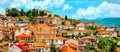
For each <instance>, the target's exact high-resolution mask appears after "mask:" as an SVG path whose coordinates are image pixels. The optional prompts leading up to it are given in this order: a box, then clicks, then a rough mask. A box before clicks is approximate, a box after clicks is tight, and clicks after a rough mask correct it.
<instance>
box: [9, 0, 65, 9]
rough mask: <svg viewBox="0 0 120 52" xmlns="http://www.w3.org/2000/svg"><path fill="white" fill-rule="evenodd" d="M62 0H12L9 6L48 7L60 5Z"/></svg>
mask: <svg viewBox="0 0 120 52" xmlns="http://www.w3.org/2000/svg"><path fill="white" fill-rule="evenodd" d="M63 3H64V0H54V1H53V0H44V1H31V0H13V2H12V4H11V7H25V8H29V9H32V8H41V9H46V8H50V7H53V6H54V7H60V6H61V5H62V4H63Z"/></svg>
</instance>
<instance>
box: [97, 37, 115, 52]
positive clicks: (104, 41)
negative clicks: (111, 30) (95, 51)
mask: <svg viewBox="0 0 120 52" xmlns="http://www.w3.org/2000/svg"><path fill="white" fill-rule="evenodd" d="M112 44H113V43H112V41H111V40H110V38H109V37H100V38H99V42H98V48H99V49H101V51H103V52H111V49H112Z"/></svg>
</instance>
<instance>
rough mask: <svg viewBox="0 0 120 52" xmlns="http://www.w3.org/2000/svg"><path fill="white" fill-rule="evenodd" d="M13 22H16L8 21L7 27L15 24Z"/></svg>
mask: <svg viewBox="0 0 120 52" xmlns="http://www.w3.org/2000/svg"><path fill="white" fill-rule="evenodd" d="M15 24H16V23H15V22H8V23H7V26H8V27H10V26H15Z"/></svg>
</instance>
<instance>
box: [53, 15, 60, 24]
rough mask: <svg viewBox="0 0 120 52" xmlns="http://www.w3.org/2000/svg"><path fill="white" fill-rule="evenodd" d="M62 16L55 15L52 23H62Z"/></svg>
mask: <svg viewBox="0 0 120 52" xmlns="http://www.w3.org/2000/svg"><path fill="white" fill-rule="evenodd" d="M61 22H62V20H61V17H53V19H52V24H61Z"/></svg>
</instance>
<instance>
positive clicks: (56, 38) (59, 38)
mask: <svg viewBox="0 0 120 52" xmlns="http://www.w3.org/2000/svg"><path fill="white" fill-rule="evenodd" d="M53 39H55V40H67V38H65V37H62V36H58V37H55V38H53Z"/></svg>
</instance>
